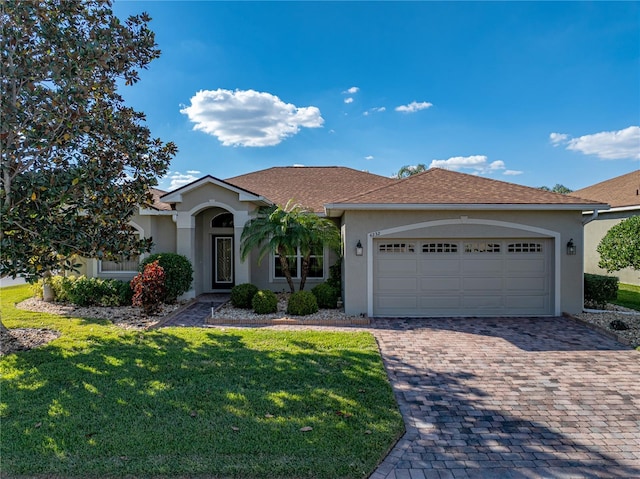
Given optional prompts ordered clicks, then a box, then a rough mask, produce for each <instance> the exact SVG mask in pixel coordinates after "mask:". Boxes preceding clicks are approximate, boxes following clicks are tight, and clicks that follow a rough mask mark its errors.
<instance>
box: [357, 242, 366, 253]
mask: <svg viewBox="0 0 640 479" xmlns="http://www.w3.org/2000/svg"><path fill="white" fill-rule="evenodd" d="M363 253H364V249H363V248H362V243H361V242H360V240H358V242H357V243H356V256H362V254H363Z"/></svg>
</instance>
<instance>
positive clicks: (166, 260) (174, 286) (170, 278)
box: [140, 253, 193, 303]
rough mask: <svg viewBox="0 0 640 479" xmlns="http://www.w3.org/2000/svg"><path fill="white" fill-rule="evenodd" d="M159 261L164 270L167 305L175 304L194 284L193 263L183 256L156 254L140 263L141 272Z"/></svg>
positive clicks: (165, 300)
mask: <svg viewBox="0 0 640 479" xmlns="http://www.w3.org/2000/svg"><path fill="white" fill-rule="evenodd" d="M154 261H157V262H158V264H159V265H160V266H161V267H162V269H163V270H164V287H165V290H166V292H165V296H164V299H163V301H164V302H165V303H175V302H176V299H178V296H180V295H181V294H183V293H186V292H187V291H189V288H191V283H192V282H193V267H192V266H191V262H190V261H189V260H188V259H187V258H186V256H183V255H181V254H177V253H156V254H152V255H151V256H148V257H147V258H145V259H144V261H142V263H140V272H143V271H144V268H145V266H147V265H148V264H151V263H153V262H154Z"/></svg>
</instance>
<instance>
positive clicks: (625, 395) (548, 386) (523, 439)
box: [371, 318, 640, 479]
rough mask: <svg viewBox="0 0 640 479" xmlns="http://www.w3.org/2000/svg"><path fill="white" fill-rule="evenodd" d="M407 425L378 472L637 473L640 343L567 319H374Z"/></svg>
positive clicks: (377, 477) (376, 477)
mask: <svg viewBox="0 0 640 479" xmlns="http://www.w3.org/2000/svg"><path fill="white" fill-rule="evenodd" d="M372 332H373V333H374V334H375V336H376V338H377V340H378V343H379V345H380V349H381V351H382V355H383V358H384V362H385V366H386V368H387V371H388V374H389V378H390V380H391V382H392V385H393V388H394V391H395V394H396V397H397V400H398V403H399V405H400V409H401V411H402V414H403V416H404V418H405V423H406V429H407V432H406V434H405V436H404V437H403V438H402V439H401V440H400V441H399V442H398V444H397V445H396V447H395V448H394V449H393V450H392V452H391V454H390V455H389V456H388V457H387V458H386V459H385V461H384V462H383V463H382V464H381V465H380V467H379V468H378V469H377V470H376V471H375V472H374V473H373V475H372V476H371V479H383V478H387V479H391V478H397V479H400V478H410V479H416V478H420V479H422V478H432V477H433V478H466V477H469V478H476V477H479V478H501V477H505V478H538V477H544V478H568V477H571V478H574V477H579V478H603V477H622V478H632V477H640V353H639V352H637V351H633V350H631V349H629V348H627V347H626V346H623V345H621V344H619V343H617V342H615V341H613V340H610V339H608V338H606V337H604V336H602V335H600V334H599V333H596V332H594V331H591V330H590V329H587V328H586V327H584V326H582V325H579V324H576V323H574V322H573V321H571V320H569V319H566V318H549V319H541V318H537V319H522V318H518V319H419V320H413V319H411V320H398V319H391V320H375V321H374V325H373V330H372Z"/></svg>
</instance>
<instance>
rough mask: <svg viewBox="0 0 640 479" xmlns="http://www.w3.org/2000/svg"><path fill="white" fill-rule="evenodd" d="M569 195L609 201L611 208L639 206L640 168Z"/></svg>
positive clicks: (604, 201)
mask: <svg viewBox="0 0 640 479" xmlns="http://www.w3.org/2000/svg"><path fill="white" fill-rule="evenodd" d="M571 196H579V197H580V198H590V199H592V200H596V201H601V202H603V203H609V204H610V205H611V207H612V208H619V207H623V206H640V170H635V171H632V172H631V173H627V174H626V175H622V176H617V177H615V178H612V179H610V180H606V181H602V182H600V183H597V184H595V185H592V186H587V187H586V188H582V189H581V190H577V191H574V192H573V193H571Z"/></svg>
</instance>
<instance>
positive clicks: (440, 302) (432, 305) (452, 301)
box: [420, 295, 460, 311]
mask: <svg viewBox="0 0 640 479" xmlns="http://www.w3.org/2000/svg"><path fill="white" fill-rule="evenodd" d="M420 309H422V310H424V311H442V310H452V311H453V310H457V309H460V296H459V295H455V296H433V297H432V296H429V297H426V296H423V297H421V298H420Z"/></svg>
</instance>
